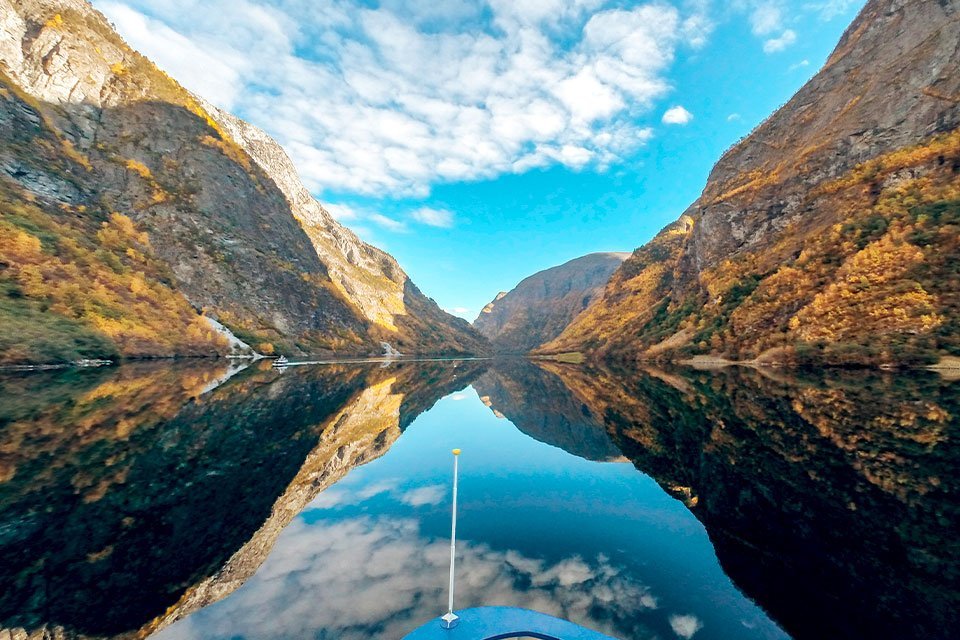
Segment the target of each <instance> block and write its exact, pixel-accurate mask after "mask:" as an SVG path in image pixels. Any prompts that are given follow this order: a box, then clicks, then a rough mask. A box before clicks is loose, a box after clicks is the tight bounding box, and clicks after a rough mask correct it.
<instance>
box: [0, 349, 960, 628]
mask: <svg viewBox="0 0 960 640" xmlns="http://www.w3.org/2000/svg"><path fill="white" fill-rule="evenodd" d="M0 385H2V390H3V394H2V396H0V397H2V402H0V583H2V584H3V585H5V587H4V589H2V590H0V629H19V628H22V629H24V630H26V631H27V632H28V633H32V632H36V631H38V630H42V629H46V630H49V631H51V632H57V631H62V632H63V633H64V635H66V636H67V637H70V636H74V637H91V636H96V637H128V636H132V635H140V636H143V635H147V634H150V633H153V632H155V634H156V637H157V638H164V639H174V638H239V637H243V638H285V637H312V638H323V639H327V638H331V639H332V638H337V639H341V638H342V639H351V638H399V637H401V636H402V635H403V634H404V633H405V632H406V631H408V630H410V629H412V628H414V627H415V626H417V625H419V624H421V623H423V622H425V621H426V620H428V619H430V618H431V617H433V616H435V615H437V614H439V613H442V610H443V606H444V603H445V597H446V596H445V589H446V571H447V554H448V544H449V538H448V536H449V513H450V511H449V509H450V503H449V486H450V471H451V462H452V461H451V455H450V450H451V449H452V448H453V447H460V448H462V449H463V454H462V458H461V503H460V513H461V518H460V523H459V534H460V535H459V545H458V558H459V560H458V563H459V564H458V606H464V607H465V606H476V605H485V604H507V605H516V606H524V607H529V608H533V609H537V610H540V611H544V612H547V613H552V614H554V615H559V616H562V617H565V618H568V619H571V620H574V621H575V622H578V623H580V624H583V625H585V626H588V627H591V628H594V629H597V630H600V631H603V632H605V633H608V634H610V635H613V636H615V637H619V638H623V639H624V640H626V639H631V638H653V637H658V638H671V637H673V638H677V637H679V638H731V637H737V638H780V637H797V638H820V637H875V638H881V637H891V636H896V637H901V638H913V637H916V638H920V637H924V638H938V637H949V636H950V633H951V629H953V628H954V627H953V626H952V625H955V624H956V623H957V621H958V620H957V610H958V607H957V605H958V604H960V598H958V592H960V589H958V576H960V566H958V557H960V553H958V551H960V549H958V543H957V541H956V536H955V531H956V530H958V525H960V518H958V514H960V509H958V500H957V493H956V482H957V481H956V469H957V462H958V460H960V452H958V448H957V443H956V438H957V430H958V422H957V419H956V416H957V415H958V413H960V383H952V382H950V381H948V380H943V379H941V378H940V377H939V376H937V375H934V374H928V373H925V372H914V373H910V374H897V375H894V374H882V373H876V372H869V371H859V372H840V371H834V372H827V373H819V374H812V373H806V374H797V373H793V374H787V373H784V372H781V371H774V372H771V371H765V372H757V371H739V370H726V371H693V370H685V369H681V370H670V371H663V370H654V369H650V370H645V371H630V372H616V373H614V372H611V371H607V370H597V369H585V368H581V367H574V366H568V365H559V364H554V363H538V364H534V363H530V362H526V361H522V360H508V361H495V362H487V361H461V362H454V361H449V362H429V363H414V362H408V363H398V364H392V365H389V366H380V365H377V364H358V365H346V364H341V365H321V366H312V367H294V368H291V369H289V370H288V371H286V372H283V373H280V372H277V371H273V370H270V369H269V368H260V367H251V368H247V369H246V370H236V369H230V368H228V367H226V366H221V367H210V366H183V365H174V366H166V365H165V366H157V365H150V366H142V365H141V366H123V367H120V368H117V369H105V370H99V371H74V372H57V373H32V374H17V375H8V376H5V377H4V378H3V380H2V382H0Z"/></svg>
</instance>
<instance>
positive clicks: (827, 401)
mask: <svg viewBox="0 0 960 640" xmlns="http://www.w3.org/2000/svg"><path fill="white" fill-rule="evenodd" d="M543 366H544V368H545V369H547V370H549V371H551V372H552V373H555V374H556V375H557V376H558V377H559V378H560V379H562V380H563V381H564V383H565V385H566V386H567V387H568V388H569V389H570V392H571V393H572V394H573V395H574V396H575V398H576V399H577V401H579V402H582V403H583V404H584V405H586V406H587V407H588V408H589V411H590V413H591V414H593V415H597V416H602V417H603V421H604V422H605V424H606V425H607V428H608V429H609V431H610V433H611V435H612V437H613V438H614V440H615V441H616V443H617V445H618V446H619V447H620V448H621V450H622V451H623V452H624V454H625V455H627V456H628V457H629V458H630V459H631V460H633V461H634V463H635V464H636V466H637V468H638V469H640V470H642V471H644V472H645V473H648V474H650V475H651V476H653V477H654V478H655V479H656V480H657V481H658V482H659V483H660V484H661V485H662V486H663V487H664V488H665V489H666V490H668V491H670V492H672V493H673V494H674V495H676V496H677V497H678V498H680V499H682V500H684V502H685V503H686V504H687V505H688V507H690V509H691V511H692V512H693V513H694V514H696V516H697V517H698V518H699V519H700V520H701V521H702V522H703V523H704V524H705V525H706V527H707V530H708V532H709V534H710V537H711V540H712V541H713V543H714V545H715V547H716V551H717V554H718V556H719V558H720V561H721V563H722V565H723V567H724V569H725V571H727V573H728V574H729V575H730V576H731V578H733V580H734V581H735V582H736V583H737V584H738V585H739V586H740V588H742V589H743V590H744V591H745V592H746V593H747V594H748V595H750V596H751V597H752V598H754V599H755V600H756V601H757V602H758V603H759V604H760V605H762V606H763V607H764V608H766V609H767V610H768V611H769V612H770V613H771V615H772V616H773V617H774V618H775V619H777V620H778V621H779V622H780V623H781V624H782V625H783V626H784V627H785V629H786V630H787V631H788V632H790V633H791V634H792V635H794V636H795V637H798V638H853V637H857V638H860V637H863V638H888V637H896V638H946V637H950V636H951V635H952V634H953V633H954V632H955V629H956V626H957V624H958V622H960V614H958V611H960V542H958V539H957V536H956V532H957V531H960V502H958V497H957V496H958V494H957V488H958V486H957V484H958V478H957V473H956V470H957V464H958V460H960V450H958V440H957V438H958V436H960V423H958V418H957V416H958V415H960V388H958V386H957V384H956V383H954V384H953V385H951V384H949V383H946V382H943V381H941V380H940V378H938V377H936V376H934V375H928V374H926V373H910V374H902V375H893V374H885V373H876V372H842V371H833V372H829V373H826V374H823V375H817V376H814V375H806V376H800V377H793V376H787V375H770V374H769V373H766V374H762V373H759V372H756V371H749V370H747V371H744V370H728V371H722V372H688V371H683V372H669V373H667V372H662V371H648V372H646V373H643V372H641V373H635V372H629V373H627V374H620V375H614V374H612V373H611V372H608V371H597V370H585V369H582V368H577V367H569V366H563V365H557V364H544V365H543Z"/></svg>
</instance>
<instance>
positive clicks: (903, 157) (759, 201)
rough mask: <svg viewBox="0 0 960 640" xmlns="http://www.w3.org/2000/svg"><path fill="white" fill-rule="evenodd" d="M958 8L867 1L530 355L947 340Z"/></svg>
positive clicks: (898, 353) (958, 138) (959, 113)
mask: <svg viewBox="0 0 960 640" xmlns="http://www.w3.org/2000/svg"><path fill="white" fill-rule="evenodd" d="M958 19H960V6H958V5H957V3H954V2H927V1H923V0H871V1H870V2H868V3H867V5H866V7H865V8H864V9H863V11H862V12H861V14H860V15H859V16H858V17H857V19H856V20H855V21H854V23H853V24H852V25H851V26H850V28H849V29H848V30H847V32H846V33H845V34H844V36H843V37H842V39H841V41H840V43H839V45H838V46H837V48H836V50H835V51H834V52H833V54H832V55H831V56H830V58H829V60H828V61H827V63H826V65H825V66H824V68H823V69H822V70H821V71H820V72H819V73H818V74H817V75H816V76H815V77H814V78H813V79H812V80H811V81H810V82H809V83H807V85H805V86H804V87H803V88H802V89H801V90H800V91H799V92H798V93H797V94H796V95H795V96H794V97H793V98H792V99H791V100H790V101H789V102H788V103H787V104H786V105H785V106H784V107H782V108H781V109H780V110H778V111H777V112H776V113H775V114H774V115H773V116H771V117H770V118H769V119H768V120H767V121H766V122H764V123H763V124H762V125H761V126H759V127H758V128H757V129H756V130H755V131H754V132H753V133H752V134H751V135H750V136H749V137H747V138H746V139H745V140H744V141H742V142H741V143H739V144H738V145H736V146H735V147H734V148H732V149H731V150H730V151H728V152H727V153H726V154H725V155H724V156H723V157H722V158H721V159H720V161H719V162H718V163H717V165H716V167H715V168H714V169H713V171H712V172H711V174H710V177H709V180H708V182H707V185H706V187H705V188H704V191H703V194H702V195H701V197H700V198H699V200H697V202H695V203H694V204H693V205H692V206H691V207H690V208H689V209H688V210H687V211H686V212H685V213H684V214H683V216H682V217H681V219H680V220H679V221H678V222H676V223H674V224H672V225H670V226H669V227H667V228H666V229H664V230H663V231H662V232H661V233H660V234H659V235H658V236H657V237H656V238H654V239H653V240H652V241H651V242H650V243H648V244H647V245H645V246H644V247H641V248H640V249H638V250H636V251H635V252H634V254H633V255H632V256H631V258H630V259H628V260H627V261H626V262H625V263H624V264H623V266H622V267H621V268H620V269H619V270H618V271H617V273H616V274H614V276H613V278H612V279H611V281H610V283H609V284H608V285H607V288H606V290H605V292H604V295H603V298H602V299H601V300H600V301H599V302H598V303H597V304H596V305H594V306H593V307H591V309H589V310H588V311H587V312H585V313H584V314H582V315H581V316H579V317H578V318H577V320H576V321H575V322H573V323H572V324H571V326H569V327H568V328H567V329H566V330H565V331H564V332H563V334H562V335H561V336H560V337H559V338H558V339H557V340H555V341H552V342H551V343H549V344H547V345H545V346H544V347H543V348H542V349H541V350H542V351H544V352H560V351H569V350H584V351H588V352H590V353H592V354H593V355H594V357H606V358H613V359H627V360H633V359H649V358H668V357H678V356H682V355H689V354H700V353H704V354H706V353H711V354H719V355H726V356H729V357H735V358H752V357H761V358H764V359H769V360H778V361H786V362H803V361H810V360H816V361H825V362H833V363H898V362H899V363H902V362H917V361H921V362H924V361H931V360H934V359H936V358H937V357H938V356H940V355H947V354H957V353H960V260H958V249H960V238H958V226H960V132H958V131H957V125H958V123H960V22H958Z"/></svg>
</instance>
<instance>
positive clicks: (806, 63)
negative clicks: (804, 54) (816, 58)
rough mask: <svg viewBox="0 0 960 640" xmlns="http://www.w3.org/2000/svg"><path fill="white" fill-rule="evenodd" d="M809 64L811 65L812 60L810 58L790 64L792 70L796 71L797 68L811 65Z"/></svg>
mask: <svg viewBox="0 0 960 640" xmlns="http://www.w3.org/2000/svg"><path fill="white" fill-rule="evenodd" d="M809 66H810V61H809V60H801V61H800V62H797V63H796V64H792V65H790V71H796V70H797V69H802V68H804V67H809Z"/></svg>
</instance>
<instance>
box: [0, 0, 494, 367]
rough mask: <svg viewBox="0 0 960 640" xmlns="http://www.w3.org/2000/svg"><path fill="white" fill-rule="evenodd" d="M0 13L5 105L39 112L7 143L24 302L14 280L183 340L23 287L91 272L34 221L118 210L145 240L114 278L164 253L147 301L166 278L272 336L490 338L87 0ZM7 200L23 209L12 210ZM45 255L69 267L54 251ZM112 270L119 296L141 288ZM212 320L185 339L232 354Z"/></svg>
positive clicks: (175, 348)
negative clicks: (212, 330) (430, 294)
mask: <svg viewBox="0 0 960 640" xmlns="http://www.w3.org/2000/svg"><path fill="white" fill-rule="evenodd" d="M0 16H2V17H0V65H2V71H3V72H4V74H5V75H4V77H3V78H2V82H3V94H2V96H0V97H2V98H3V107H4V108H5V109H6V111H7V113H8V114H13V115H8V116H7V118H6V120H7V121H10V122H13V121H14V120H16V118H19V119H20V122H21V123H27V124H28V125H29V126H23V124H21V125H20V126H19V127H18V128H17V129H16V131H18V132H19V133H20V134H21V135H20V136H19V137H16V136H14V135H13V134H9V135H7V136H5V137H4V138H3V140H2V142H3V146H2V152H3V156H4V158H3V167H2V169H3V171H2V172H0V182H2V184H3V191H4V194H5V195H6V200H7V201H8V203H9V206H7V207H5V209H4V222H5V223H6V224H7V226H8V227H9V235H12V234H13V232H14V231H16V233H17V234H18V236H17V237H18V238H19V241H18V244H19V245H21V248H20V249H19V250H17V252H16V253H17V255H16V256H15V257H16V259H15V260H10V261H8V264H7V265H6V268H5V270H4V271H3V272H2V273H0V277H2V278H3V280H4V284H5V286H6V289H7V292H8V293H9V292H11V291H12V292H13V294H14V295H13V298H15V300H16V301H15V302H11V301H10V300H9V298H11V296H10V295H8V296H7V298H8V299H7V300H5V303H6V304H7V306H14V307H25V306H30V305H33V307H36V308H37V312H38V313H39V314H41V315H42V313H46V312H50V311H52V312H53V313H55V314H58V316H62V317H63V318H65V319H66V320H64V321H65V322H67V321H72V322H74V323H75V324H77V325H79V326H80V327H82V328H84V329H86V330H89V331H90V332H92V333H93V334H94V335H95V336H99V337H103V336H104V335H106V338H107V339H108V340H109V341H112V342H113V343H114V344H115V346H116V349H117V350H118V351H119V352H120V353H123V354H127V355H170V354H180V353H184V352H185V350H184V348H183V345H182V344H181V342H182V341H180V342H178V341H177V340H174V339H165V340H157V339H155V336H154V335H153V333H155V332H153V331H143V330H141V325H142V324H143V321H144V318H143V313H140V311H142V312H144V313H146V311H147V310H146V309H139V310H138V309H134V308H131V305H129V304H128V305H115V306H120V307H121V309H126V311H122V310H121V311H116V313H114V314H113V315H117V314H119V317H116V318H114V317H111V315H110V314H106V313H100V312H99V311H100V309H99V306H97V305H94V306H95V307H96V308H94V309H92V310H91V309H90V308H88V307H90V305H86V306H85V307H84V306H83V305H80V304H79V303H76V304H74V302H76V300H75V299H76V298H77V295H76V294H75V292H74V293H70V292H63V291H50V290H49V289H50V287H49V286H47V287H38V286H33V287H31V286H30V282H34V284H36V282H37V278H36V277H35V275H36V274H35V272H36V271H37V270H38V268H39V270H40V271H41V272H42V273H41V274H40V279H39V280H40V281H42V282H44V283H50V282H53V281H60V280H67V281H71V282H72V284H74V285H76V287H79V288H81V289H82V288H83V284H84V282H85V280H88V279H85V278H83V277H80V276H78V275H77V274H71V273H68V272H69V271H70V268H71V267H72V266H73V265H74V264H75V263H76V261H77V258H76V256H72V255H69V254H70V253H71V249H72V245H70V243H69V242H68V241H67V239H64V238H60V237H49V236H47V237H44V236H42V235H38V234H37V227H38V226H40V227H43V226H44V225H46V226H48V227H51V228H56V227H62V226H63V225H67V226H69V227H70V228H71V229H73V230H74V231H76V233H75V234H74V235H75V236H76V237H75V238H74V237H71V238H69V240H71V241H73V242H80V244H81V245H83V242H82V240H83V239H84V238H87V239H89V238H90V236H91V234H92V235H94V236H96V234H97V233H98V230H99V229H100V227H101V226H102V225H104V223H106V224H110V223H111V221H114V223H115V224H116V225H119V226H124V225H128V226H129V229H126V227H124V229H126V230H127V231H129V234H128V235H131V237H132V238H133V240H136V241H137V242H138V244H137V245H136V246H118V247H116V248H115V249H116V250H115V251H114V253H115V254H116V259H115V260H111V261H110V262H111V264H110V269H111V270H112V271H113V272H114V273H115V274H116V275H117V276H118V277H121V278H123V277H126V276H127V275H128V274H129V273H137V272H138V269H139V265H138V264H137V262H138V258H137V257H135V256H134V255H133V254H130V253H129V252H127V251H126V249H130V250H131V251H133V252H135V254H136V256H145V257H146V258H150V259H156V261H157V262H158V263H159V264H160V265H166V267H167V269H166V271H165V272H164V273H160V271H161V269H160V267H157V268H155V269H142V270H141V271H143V275H144V277H143V278H140V280H142V281H143V283H141V284H145V285H146V288H147V290H149V291H153V292H154V293H153V294H150V295H147V296H146V297H147V298H148V301H149V299H152V298H157V297H160V295H161V293H162V294H163V295H164V296H166V297H167V298H170V299H177V300H179V303H178V305H179V307H183V308H190V307H192V308H193V309H194V310H195V311H194V316H195V315H196V311H201V312H203V313H205V314H206V315H208V316H209V317H211V318H213V319H216V320H218V321H220V322H221V323H222V324H224V325H226V326H227V327H228V328H230V329H231V330H232V331H233V332H234V333H235V334H237V335H238V336H239V337H241V338H242V339H243V340H245V341H246V342H248V343H250V344H253V345H260V346H261V348H262V349H265V350H268V351H269V350H270V349H271V347H272V348H273V349H274V350H284V351H293V352H303V353H330V352H333V353H354V354H356V353H370V352H373V353H379V352H380V350H381V348H380V344H379V343H380V342H381V341H387V342H391V343H392V344H395V345H397V344H399V345H402V347H401V349H400V350H401V351H404V352H422V351H429V352H464V351H476V350H478V349H482V348H483V341H482V339H481V338H479V337H478V336H476V335H475V334H473V333H472V332H471V330H470V329H469V327H468V326H466V325H465V323H460V322H458V321H457V320H456V319H454V318H452V317H451V316H447V315H446V314H444V313H443V312H442V311H441V310H440V309H439V308H437V307H436V305H435V304H433V303H432V301H429V300H428V299H426V298H425V297H424V296H422V294H420V293H419V291H417V289H416V287H414V286H413V285H412V283H410V281H409V279H408V278H407V277H406V275H405V274H404V273H403V272H402V270H400V268H399V267H398V266H397V265H396V262H395V261H393V259H392V258H390V257H389V256H387V255H386V254H383V253H382V252H379V251H378V250H376V249H373V248H372V247H369V246H368V245H365V244H364V243H362V242H360V241H359V240H357V238H356V237H355V236H353V234H351V233H350V232H349V231H347V230H346V229H344V228H343V227H341V226H340V225H338V224H337V223H336V222H335V221H334V220H332V218H330V216H329V215H328V214H326V212H325V211H323V209H322V207H320V206H319V204H317V203H316V202H315V201H314V200H313V199H312V198H311V197H310V196H309V194H308V193H307V192H306V191H305V189H303V187H302V185H301V184H300V182H299V179H298V178H297V176H296V172H295V171H294V170H293V168H292V166H291V165H290V162H289V160H288V159H287V158H286V156H285V155H284V154H283V152H282V150H280V149H279V147H278V146H277V145H276V143H275V142H273V141H272V140H270V139H269V138H268V137H267V136H266V135H265V134H263V133H262V132H260V131H258V130H256V129H254V128H252V127H250V126H249V125H246V124H245V123H243V122H241V121H239V120H237V119H236V118H233V117H232V116H229V115H228V114H225V113H222V112H220V111H217V110H215V109H211V108H210V107H209V106H208V105H205V103H203V101H202V100H200V99H198V98H196V97H194V96H192V95H190V94H189V93H188V92H186V91H184V90H183V89H182V87H180V86H179V85H178V84H177V83H176V82H175V81H173V80H172V79H170V78H169V77H167V76H166V75H165V74H163V73H162V72H161V71H159V70H158V69H157V68H156V67H155V66H154V65H153V64H152V63H151V62H150V61H149V60H146V59H145V58H143V57H142V56H140V55H139V54H137V53H136V52H135V51H133V50H131V49H130V48H129V47H128V46H127V45H126V44H125V43H124V42H123V41H122V39H121V38H120V37H119V36H118V35H117V34H116V33H115V32H114V31H113V30H112V29H111V28H110V27H109V25H108V24H107V22H106V20H105V19H104V18H103V16H101V15H100V14H99V13H98V12H96V11H95V10H93V8H92V7H91V6H90V5H89V4H88V3H87V2H85V1H83V0H17V1H15V2H11V1H10V0H0ZM17 114H19V115H17ZM11 128H12V127H11ZM37 155H40V158H41V162H37V158H36V156H37ZM14 207H17V208H26V209H30V211H28V212H27V213H22V212H21V213H18V214H16V215H14V214H13V213H11V211H12V209H13V208H14ZM24 218H28V219H29V220H28V221H26V222H25V221H24ZM141 233H145V235H143V236H141V235H138V234H141ZM140 240H142V242H140ZM35 242H40V245H41V246H40V250H39V255H38V256H31V255H27V254H29V251H26V250H25V249H23V248H22V247H23V246H25V245H26V244H30V243H35ZM104 244H105V243H104V241H103V239H94V240H93V241H91V242H88V243H87V245H89V246H84V247H82V248H83V249H84V250H85V251H86V253H89V254H92V255H91V256H86V254H85V255H84V256H83V257H84V260H86V262H85V263H84V264H86V263H87V262H91V261H93V262H94V263H95V262H97V261H100V262H103V261H104V260H107V258H106V257H105V256H103V255H96V252H97V251H102V250H103V249H104V247H103V245H104ZM115 244H116V243H115ZM127 244H130V243H129V242H128V243H127ZM68 245H69V246H68ZM107 248H109V247H107ZM5 249H6V247H5ZM10 253H14V251H13V248H11V249H10ZM73 253H76V252H73ZM51 256H52V258H55V259H56V260H58V261H59V262H60V263H61V265H59V266H62V265H66V267H65V268H64V269H60V268H59V266H58V265H53V266H51V265H49V264H46V263H49V262H50V261H51V260H50V259H48V258H50V257H51ZM38 262H40V263H42V264H41V265H40V267H38V268H34V267H37V263H38ZM140 262H142V260H140ZM58 269H59V270H58ZM31 270H32V271H31ZM108 279H109V278H107V277H106V276H104V277H102V278H100V280H101V281H106V280H108ZM128 279H130V278H128ZM101 284H103V286H105V287H107V288H108V289H111V290H115V295H114V296H113V297H117V296H118V295H120V294H119V293H116V291H125V290H126V289H130V286H126V287H124V286H123V285H125V284H126V283H120V284H117V283H109V282H101ZM113 284H116V286H113ZM131 286H134V288H136V287H137V286H139V285H131ZM140 288H141V289H143V287H140ZM71 295H72V298H71ZM107 297H109V296H107ZM100 306H102V305H100ZM164 306H165V305H162V304H154V305H153V307H155V308H157V309H159V308H162V307H164ZM175 306H176V305H175ZM80 307H83V308H80ZM156 313H157V312H154V314H153V315H154V316H155V315H156ZM11 315H15V314H11ZM181 315H183V314H181ZM153 319H155V318H153ZM166 320H167V321H158V322H155V323H154V324H159V325H161V326H170V327H172V328H173V329H174V333H175V334H179V335H186V331H187V329H188V327H189V326H190V324H191V323H193V322H194V320H193V319H191V318H188V317H186V316H185V317H184V318H180V319H177V320H176V322H172V319H171V318H169V317H168V316H167V317H166ZM203 324H205V323H200V325H198V327H199V328H197V329H195V330H193V333H194V334H196V335H194V336H193V337H194V342H195V343H196V345H195V346H194V347H193V349H192V352H195V351H206V352H210V351H222V350H223V349H224V346H223V341H222V339H218V338H217V336H215V335H214V336H207V335H205V334H203V331H202V330H201V329H202V326H203ZM78 332H79V330H78ZM88 342H89V341H88ZM130 342H136V343H137V345H138V348H137V349H131V348H130V347H129V346H128V343H130ZM187 352H191V351H190V350H187ZM6 359H7V360H11V358H9V357H8V358H6ZM12 359H16V358H12Z"/></svg>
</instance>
